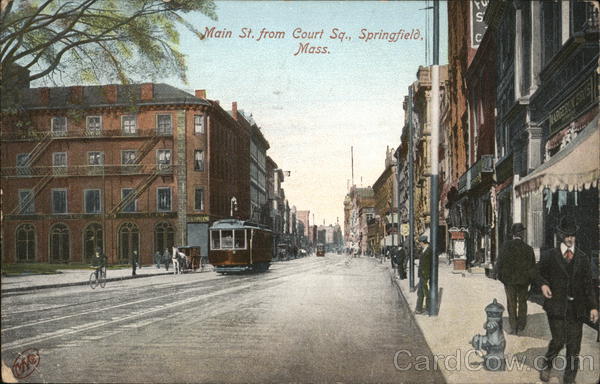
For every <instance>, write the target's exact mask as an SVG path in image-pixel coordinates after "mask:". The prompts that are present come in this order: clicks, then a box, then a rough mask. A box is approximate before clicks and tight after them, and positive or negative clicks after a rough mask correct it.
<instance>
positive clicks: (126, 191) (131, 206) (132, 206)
mask: <svg viewBox="0 0 600 384" xmlns="http://www.w3.org/2000/svg"><path fill="white" fill-rule="evenodd" d="M133 191H134V189H133V188H122V189H121V200H123V201H124V200H125V199H126V198H127V196H129V195H131V194H132V193H133ZM122 211H123V212H136V211H137V199H133V200H131V201H130V202H129V203H128V204H127V205H125V206H124V207H123V209H122Z"/></svg>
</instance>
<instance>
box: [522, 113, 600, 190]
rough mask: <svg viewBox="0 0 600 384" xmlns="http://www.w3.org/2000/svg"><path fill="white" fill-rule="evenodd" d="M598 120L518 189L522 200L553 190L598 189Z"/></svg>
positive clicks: (525, 178)
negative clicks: (528, 196)
mask: <svg viewBox="0 0 600 384" xmlns="http://www.w3.org/2000/svg"><path fill="white" fill-rule="evenodd" d="M599 137H600V129H599V126H598V116H596V118H594V120H592V121H591V122H590V124H589V125H588V126H587V127H586V128H585V129H584V130H583V131H581V133H580V134H579V135H577V137H575V139H573V141H572V142H570V143H569V144H568V145H567V146H566V147H565V148H563V149H562V150H561V151H560V152H558V153H557V154H556V155H554V156H553V157H552V158H550V160H548V161H547V162H545V163H543V164H542V165H540V166H539V167H537V168H536V169H535V170H534V171H533V172H532V173H530V174H529V175H527V176H526V177H524V178H523V179H522V180H521V181H520V182H519V184H517V185H515V192H516V193H517V195H518V196H521V197H522V196H526V195H528V194H530V193H532V192H534V191H537V190H543V189H544V188H549V189H550V190H551V191H553V192H554V191H556V190H557V189H563V190H569V191H573V190H582V189H588V188H590V187H596V186H598V180H599V179H600V154H599V148H600V140H599Z"/></svg>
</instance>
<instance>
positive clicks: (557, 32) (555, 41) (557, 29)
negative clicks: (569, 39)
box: [541, 0, 562, 65]
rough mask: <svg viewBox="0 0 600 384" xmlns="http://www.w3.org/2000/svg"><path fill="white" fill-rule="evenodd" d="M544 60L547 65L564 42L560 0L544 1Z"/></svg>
mask: <svg viewBox="0 0 600 384" xmlns="http://www.w3.org/2000/svg"><path fill="white" fill-rule="evenodd" d="M541 5H542V36H543V37H544V38H543V39H542V41H543V43H542V44H543V47H542V62H543V65H546V64H548V63H549V62H550V60H551V59H552V57H554V55H555V54H556V53H557V52H558V50H559V49H560V46H561V42H562V31H561V22H560V21H561V20H560V19H561V13H560V7H561V4H560V1H557V0H550V1H543V2H542V4H541Z"/></svg>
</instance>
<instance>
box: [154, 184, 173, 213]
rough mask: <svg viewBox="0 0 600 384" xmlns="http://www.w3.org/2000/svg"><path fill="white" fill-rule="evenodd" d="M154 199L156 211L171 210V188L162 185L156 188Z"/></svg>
mask: <svg viewBox="0 0 600 384" xmlns="http://www.w3.org/2000/svg"><path fill="white" fill-rule="evenodd" d="M156 201H157V209H158V211H170V210H171V188H170V187H163V188H157V190H156Z"/></svg>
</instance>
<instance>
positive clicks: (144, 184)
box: [109, 131, 172, 217]
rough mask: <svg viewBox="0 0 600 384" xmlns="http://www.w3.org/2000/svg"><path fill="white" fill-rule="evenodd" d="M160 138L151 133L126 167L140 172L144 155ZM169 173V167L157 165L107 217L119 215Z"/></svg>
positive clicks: (170, 167)
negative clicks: (155, 181)
mask: <svg viewBox="0 0 600 384" xmlns="http://www.w3.org/2000/svg"><path fill="white" fill-rule="evenodd" d="M162 136H163V135H161V134H158V132H156V131H153V134H152V136H150V137H149V139H148V140H145V141H144V143H143V144H142V146H141V147H140V148H139V149H138V150H137V152H136V156H135V160H134V161H133V162H132V163H131V164H128V165H127V166H126V167H132V168H134V169H136V170H138V171H137V172H136V173H138V172H139V171H141V162H142V159H143V158H144V157H146V155H147V154H148V153H149V152H150V151H151V150H152V149H153V148H154V147H155V146H156V144H158V142H159V141H160V139H161V137H162ZM171 171H172V166H171V165H158V166H156V167H154V168H153V169H152V172H151V173H150V174H149V175H148V176H147V177H145V178H144V179H143V180H142V181H141V182H139V183H138V184H137V185H136V186H135V187H134V188H133V192H131V193H129V194H128V195H127V196H125V197H124V198H123V199H121V201H119V203H118V204H117V205H115V206H114V207H113V208H112V209H111V210H110V212H109V216H110V217H116V215H117V214H119V213H120V212H121V211H122V210H123V208H125V207H126V206H128V205H129V204H131V203H133V202H134V201H135V200H137V199H138V198H139V197H140V196H141V195H142V193H144V192H145V191H146V190H147V189H148V188H149V187H150V185H152V183H153V182H154V180H156V179H157V178H158V176H161V175H165V174H168V173H169V172H171Z"/></svg>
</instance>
